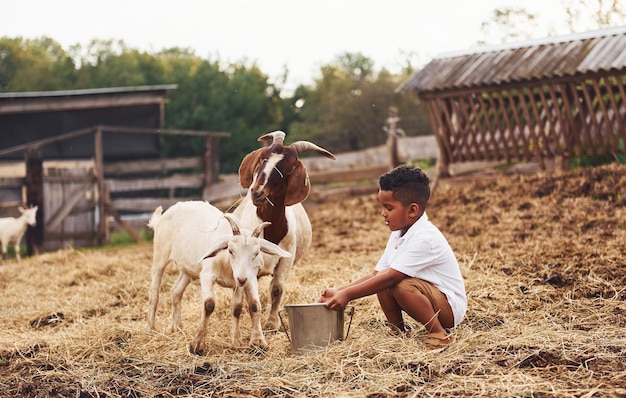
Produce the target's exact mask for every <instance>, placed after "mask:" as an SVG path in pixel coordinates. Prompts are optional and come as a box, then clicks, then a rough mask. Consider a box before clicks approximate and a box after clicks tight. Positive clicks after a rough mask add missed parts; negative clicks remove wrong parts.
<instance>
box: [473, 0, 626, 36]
mask: <svg viewBox="0 0 626 398" xmlns="http://www.w3.org/2000/svg"><path fill="white" fill-rule="evenodd" d="M560 2H561V5H562V12H563V16H562V18H560V19H562V20H563V21H565V22H564V24H562V25H559V24H556V23H554V22H552V21H543V22H544V23H543V25H541V24H540V15H539V14H536V13H532V12H530V11H528V9H527V8H526V7H525V6H520V7H511V6H506V7H503V8H496V9H494V10H493V16H492V20H489V21H485V22H483V23H482V30H483V32H484V33H485V35H486V36H487V37H499V38H500V41H501V42H503V43H504V42H509V41H512V40H519V39H530V38H532V37H538V36H539V37H541V36H553V35H556V34H565V33H571V32H576V31H586V30H592V29H599V28H605V27H609V26H614V25H621V24H624V23H625V22H626V4H624V0H560ZM551 16H552V17H554V16H553V15H551ZM544 17H545V15H544ZM556 19H557V20H559V18H558V16H557V18H556Z"/></svg>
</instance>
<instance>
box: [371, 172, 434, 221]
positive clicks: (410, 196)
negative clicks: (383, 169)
mask: <svg viewBox="0 0 626 398" xmlns="http://www.w3.org/2000/svg"><path fill="white" fill-rule="evenodd" d="M378 184H379V186H380V189H381V190H383V191H391V192H393V198H394V199H395V200H397V201H399V202H400V203H402V205H403V206H408V205H410V204H411V203H417V205H418V206H419V207H420V209H421V210H422V211H424V210H426V205H427V204H428V200H429V199H430V178H428V175H427V174H426V173H425V172H424V171H423V170H422V169H420V168H418V167H414V166H410V165H401V166H398V167H396V168H394V169H393V170H391V171H389V172H387V173H385V174H383V175H382V176H380V179H379V180H378Z"/></svg>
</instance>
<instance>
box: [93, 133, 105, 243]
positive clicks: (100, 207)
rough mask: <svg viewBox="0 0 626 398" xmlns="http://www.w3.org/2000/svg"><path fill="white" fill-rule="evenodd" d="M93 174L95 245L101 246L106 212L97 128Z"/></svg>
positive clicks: (100, 135) (101, 156) (100, 148)
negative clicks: (96, 216) (95, 214)
mask: <svg viewBox="0 0 626 398" xmlns="http://www.w3.org/2000/svg"><path fill="white" fill-rule="evenodd" d="M94 163H95V164H94V174H95V177H96V196H97V197H96V203H97V207H96V209H97V212H98V225H97V231H96V244H98V245H103V244H105V243H106V242H107V236H108V223H107V212H106V211H105V210H106V194H105V190H104V159H103V154H102V128H101V127H98V129H97V130H96V132H95V133H94Z"/></svg>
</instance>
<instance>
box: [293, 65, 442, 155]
mask: <svg viewBox="0 0 626 398" xmlns="http://www.w3.org/2000/svg"><path fill="white" fill-rule="evenodd" d="M407 77H408V76H406V75H402V76H394V75H392V74H390V73H389V72H387V71H386V70H382V71H380V72H379V73H378V74H375V73H374V71H373V67H372V61H371V60H370V59H368V58H366V57H365V56H363V55H361V54H344V55H343V56H340V57H338V59H337V61H336V63H334V64H331V65H327V66H324V67H322V68H321V77H320V78H319V79H318V80H316V82H315V87H314V88H304V87H300V88H299V89H298V90H296V92H295V96H294V97H293V98H292V99H291V103H292V104H296V103H297V102H298V101H299V102H300V103H301V104H302V106H301V107H300V108H298V109H297V110H296V112H297V113H298V117H297V118H295V119H294V120H293V122H292V123H291V125H290V132H291V134H292V139H293V140H296V139H308V140H312V141H314V142H315V143H317V144H318V145H321V146H323V147H325V148H327V149H329V150H331V151H333V152H345V151H353V150H358V149H364V148H368V147H371V146H377V145H382V144H384V143H385V141H386V140H387V135H386V133H385V131H383V125H384V123H385V120H386V119H387V117H388V112H389V107H390V106H395V107H396V108H398V109H399V114H400V117H401V122H400V125H401V127H402V129H403V130H404V131H405V132H406V133H407V135H420V134H428V133H429V131H430V127H429V124H428V120H427V118H426V113H425V111H424V109H423V107H422V106H421V104H420V103H419V101H418V100H417V98H415V97H413V96H412V95H399V94H395V93H394V90H395V88H396V87H398V85H399V84H400V83H401V82H402V81H403V80H404V79H406V78H407Z"/></svg>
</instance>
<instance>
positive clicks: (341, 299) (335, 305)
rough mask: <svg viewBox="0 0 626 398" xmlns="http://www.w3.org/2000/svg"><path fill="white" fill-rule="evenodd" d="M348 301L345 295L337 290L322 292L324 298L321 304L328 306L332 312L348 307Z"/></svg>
mask: <svg viewBox="0 0 626 398" xmlns="http://www.w3.org/2000/svg"><path fill="white" fill-rule="evenodd" d="M348 301H349V300H348V299H347V297H346V295H345V294H342V292H341V291H339V290H337V289H335V288H326V289H324V290H322V296H321V297H320V300H319V302H320V303H324V304H326V307H328V308H330V309H331V310H335V311H337V310H339V309H341V308H345V306H346V305H348Z"/></svg>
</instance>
